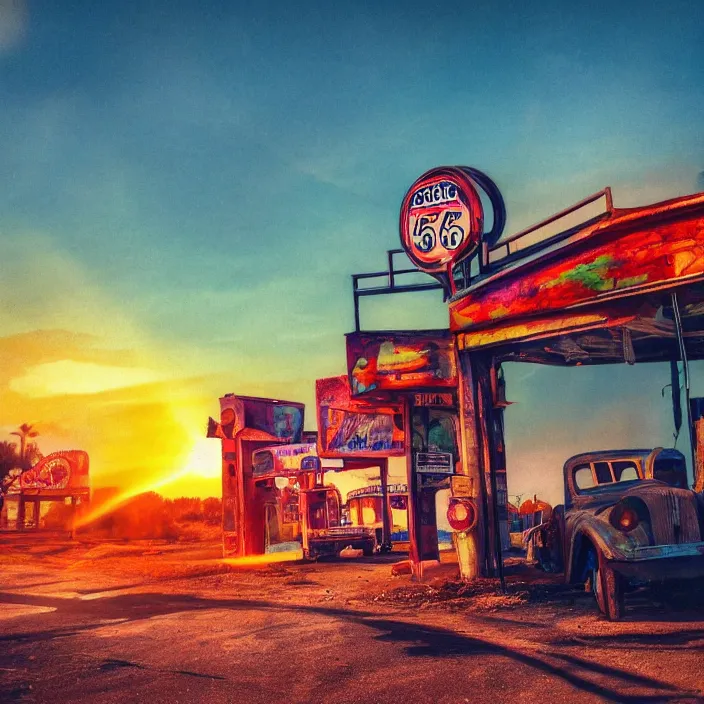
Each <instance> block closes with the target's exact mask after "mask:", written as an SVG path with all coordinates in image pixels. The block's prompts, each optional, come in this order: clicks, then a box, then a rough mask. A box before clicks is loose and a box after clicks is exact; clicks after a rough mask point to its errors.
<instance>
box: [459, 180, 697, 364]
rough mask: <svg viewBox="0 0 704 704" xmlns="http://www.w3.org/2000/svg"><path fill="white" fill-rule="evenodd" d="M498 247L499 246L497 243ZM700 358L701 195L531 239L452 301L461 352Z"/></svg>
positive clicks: (552, 358) (550, 358)
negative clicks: (681, 344)
mask: <svg viewBox="0 0 704 704" xmlns="http://www.w3.org/2000/svg"><path fill="white" fill-rule="evenodd" d="M497 246H498V245H497ZM673 293H676V295H677V298H678V304H679V307H680V313H681V317H682V325H683V329H684V337H685V346H686V350H687V353H688V356H689V357H690V358H692V359H697V358H702V356H704V342H703V341H702V337H703V335H704V193H700V194H696V195H693V196H686V197H683V198H677V199H673V200H670V201H665V202H663V203H657V204H655V205H652V206H648V207H645V208H631V209H614V208H611V209H610V210H609V211H608V212H606V213H605V214H604V215H603V216H601V217H599V218H597V219H595V220H593V221H591V222H590V223H588V224H586V225H584V226H581V227H579V228H576V229H573V230H571V231H569V232H565V233H561V234H560V235H558V236H554V237H551V238H550V239H548V240H547V241H545V242H543V243H540V244H539V245H532V246H531V247H530V248H528V249H527V250H526V253H525V254H523V253H522V252H521V251H517V252H514V254H513V255H512V256H511V257H510V258H509V259H508V260H507V262H506V263H505V264H504V265H499V266H496V267H494V268H493V269H492V270H491V271H490V273H488V274H487V275H486V276H483V277H482V278H481V279H479V280H478V281H476V282H475V283H474V284H473V285H471V286H470V287H468V288H467V289H465V290H464V291H461V292H460V293H458V294H457V295H456V296H454V297H453V299H452V300H451V301H450V327H451V329H452V330H453V331H454V332H456V333H457V343H458V348H459V349H460V350H478V349H483V348H493V349H492V351H493V353H494V354H495V356H496V357H497V358H499V359H502V360H512V361H529V362H537V363H541V364H558V365H574V364H604V363H613V362H623V361H627V362H631V363H632V362H635V361H660V360H667V359H671V358H672V357H673V355H676V354H677V351H678V342H677V334H676V328H675V323H674V313H673V298H672V294H673Z"/></svg>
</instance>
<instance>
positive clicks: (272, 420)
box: [207, 394, 305, 443]
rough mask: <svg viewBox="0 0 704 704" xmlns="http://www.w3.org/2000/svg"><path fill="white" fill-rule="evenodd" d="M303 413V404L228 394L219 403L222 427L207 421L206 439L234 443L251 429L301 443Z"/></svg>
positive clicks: (209, 420) (212, 421)
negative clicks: (241, 434) (244, 431)
mask: <svg viewBox="0 0 704 704" xmlns="http://www.w3.org/2000/svg"><path fill="white" fill-rule="evenodd" d="M304 409H305V406H304V405H303V404H302V403H293V402H290V401H279V400H276V399H269V398H255V397H250V396H235V395H234V394H227V395H226V396H223V397H222V398H221V399H220V423H218V422H217V421H215V420H213V419H212V418H210V419H208V431H207V437H209V438H221V439H223V440H225V439H232V438H234V437H235V436H236V435H237V433H239V432H240V431H241V430H243V429H244V428H250V429H253V430H260V431H262V432H265V433H268V434H269V435H273V436H274V437H277V438H279V439H281V440H283V441H285V442H290V443H300V442H301V439H302V436H303V421H304Z"/></svg>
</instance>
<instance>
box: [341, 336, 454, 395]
mask: <svg viewBox="0 0 704 704" xmlns="http://www.w3.org/2000/svg"><path fill="white" fill-rule="evenodd" d="M346 339H347V369H348V372H349V382H350V388H351V391H352V396H353V397H359V396H363V395H367V396H372V397H373V396H376V395H377V394H378V392H387V391H404V390H406V391H408V390H416V389H417V390H422V389H425V388H434V387H455V386H456V385H457V365H456V363H455V352H454V342H453V339H452V337H451V336H450V335H449V334H448V333H447V332H446V331H437V332H433V333H432V334H428V333H412V332H383V333H350V334H349V335H347V338H346ZM382 395H383V394H382Z"/></svg>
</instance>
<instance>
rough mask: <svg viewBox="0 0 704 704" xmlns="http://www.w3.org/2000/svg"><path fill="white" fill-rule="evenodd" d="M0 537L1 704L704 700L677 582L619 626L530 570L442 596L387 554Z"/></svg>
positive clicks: (697, 619) (701, 632)
mask: <svg viewBox="0 0 704 704" xmlns="http://www.w3.org/2000/svg"><path fill="white" fill-rule="evenodd" d="M0 550H2V553H0V554H1V555H2V558H0V559H1V560H2V573H1V574H0V700H1V701H2V702H48V703H50V704H61V703H63V702H66V703H68V702H91V703H93V702H96V703H103V702H105V703H108V702H120V703H121V704H122V703H125V702H140V703H141V702H148V703H149V704H157V703H159V702H169V704H174V703H176V702H209V703H211V702H212V703H216V702H242V703H245V702H246V703H247V704H259V703H262V704H272V703H273V702H286V703H289V702H335V703H337V704H346V703H351V702H363V703H364V704H373V703H375V702H378V703H384V704H386V703H399V704H409V703H411V702H427V703H429V704H431V703H432V704H436V703H437V704H441V703H442V704H445V703H447V704H450V703H452V704H463V703H465V702H471V703H472V704H474V703H476V702H478V703H483V702H490V703H491V704H497V703H500V702H523V701H526V702H535V701H536V700H540V701H549V702H563V701H564V702H600V701H608V702H639V703H640V702H704V608H701V607H699V606H698V605H697V604H696V600H695V603H694V605H692V604H691V603H685V601H686V600H683V597H682V596H681V595H680V596H675V597H672V598H671V599H669V600H666V602H665V604H664V606H663V605H662V604H660V605H654V604H653V603H652V602H651V597H650V596H649V595H647V594H646V595H638V594H636V595H631V596H630V597H629V601H628V605H629V608H628V614H627V617H626V619H625V620H624V621H623V622H621V623H616V624H613V623H609V622H607V621H605V620H603V619H602V617H600V616H599V615H598V614H597V612H596V610H595V608H594V605H593V604H592V601H591V598H590V597H589V596H588V595H584V594H581V593H579V592H577V591H565V590H564V589H562V588H560V587H558V586H554V585H550V584H549V583H546V584H545V585H544V587H543V585H542V583H541V584H540V585H538V586H539V589H538V591H535V585H533V586H530V585H529V586H528V590H529V591H528V592H526V591H525V590H526V583H525V580H526V576H525V573H522V572H521V573H519V574H518V576H514V577H513V578H511V580H510V589H509V597H502V596H501V595H492V594H493V593H486V594H479V595H476V596H468V597H463V598H457V599H454V600H449V601H448V600H447V599H438V598H437V596H438V595H439V594H441V592H438V591H437V590H436V589H435V588H433V586H430V587H426V586H421V585H411V584H410V583H409V581H408V578H407V577H395V578H392V577H391V576H390V567H389V565H390V561H391V560H392V559H395V558H390V557H389V556H387V557H379V558H374V559H373V560H372V561H369V560H366V561H364V560H359V561H338V562H329V563H317V564H314V565H301V564H291V563H286V564H278V565H272V566H263V565H260V566H253V567H249V568H247V569H244V568H240V567H233V566H228V565H223V564H222V563H221V562H219V561H217V560H216V559H214V558H215V556H216V554H217V552H216V548H214V547H213V546H205V547H203V546H190V547H188V546H186V547H180V546H165V545H155V544H130V545H117V544H108V545H81V544H70V543H59V542H55V543H52V544H47V545H36V544H20V543H16V544H14V545H12V546H10V547H8V546H7V545H5V546H3V545H2V544H1V543H0ZM448 569H449V568H448ZM539 579H541V578H539ZM529 581H530V580H529ZM439 583H440V581H439V578H438V580H437V581H436V582H435V583H434V585H435V587H437V586H438V585H439ZM531 589H533V591H530V590H531ZM527 593H530V597H529V599H528V601H526V596H525V595H526V594H527ZM521 595H523V596H521ZM536 595H537V596H536ZM689 601H690V602H691V601H692V599H690V600H689Z"/></svg>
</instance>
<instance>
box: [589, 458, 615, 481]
mask: <svg viewBox="0 0 704 704" xmlns="http://www.w3.org/2000/svg"><path fill="white" fill-rule="evenodd" d="M594 474H596V482H597V484H611V483H612V482H613V480H614V478H613V477H612V476H611V469H610V467H609V463H608V462H595V463H594Z"/></svg>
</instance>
